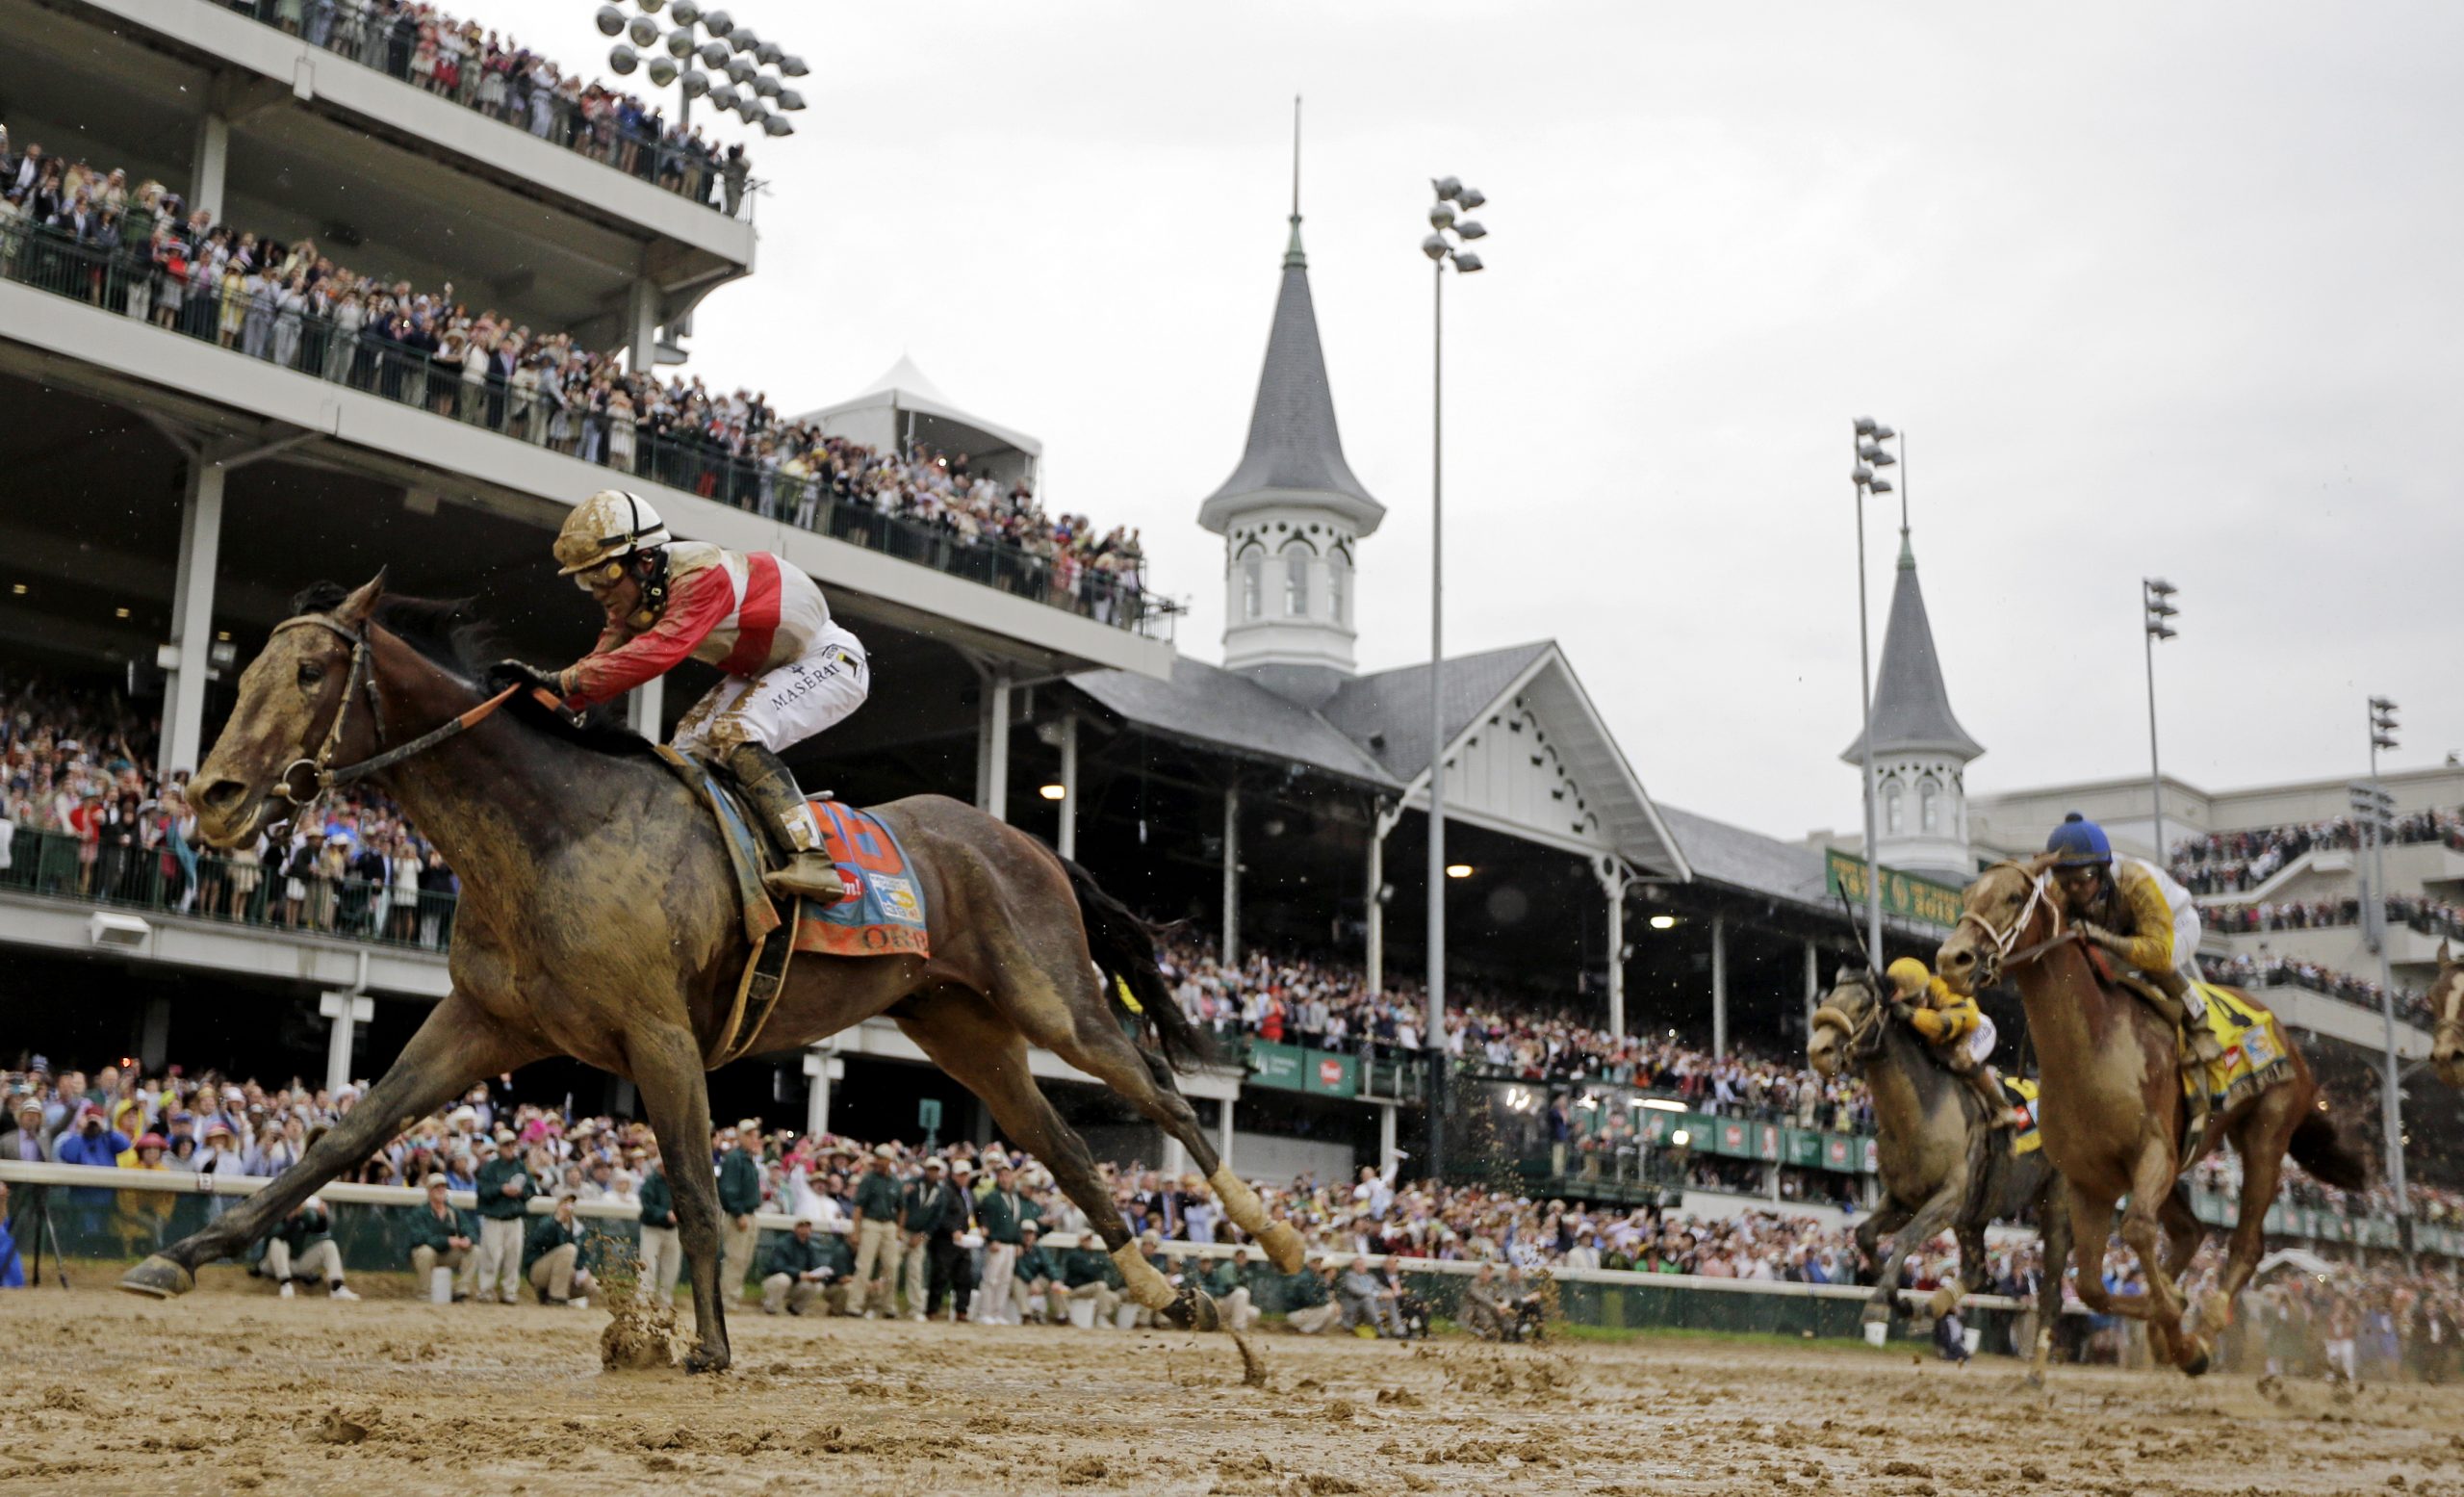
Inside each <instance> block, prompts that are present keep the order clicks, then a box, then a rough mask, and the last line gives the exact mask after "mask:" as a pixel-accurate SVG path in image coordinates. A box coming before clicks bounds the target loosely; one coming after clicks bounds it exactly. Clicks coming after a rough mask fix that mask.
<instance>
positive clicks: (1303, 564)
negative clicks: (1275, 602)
mask: <svg viewBox="0 0 2464 1497" xmlns="http://www.w3.org/2000/svg"><path fill="white" fill-rule="evenodd" d="M1283 611H1284V613H1285V615H1286V616H1287V617H1290V618H1302V617H1305V616H1306V615H1307V614H1308V612H1309V548H1308V547H1306V546H1291V547H1287V548H1285V550H1284V553H1283Z"/></svg>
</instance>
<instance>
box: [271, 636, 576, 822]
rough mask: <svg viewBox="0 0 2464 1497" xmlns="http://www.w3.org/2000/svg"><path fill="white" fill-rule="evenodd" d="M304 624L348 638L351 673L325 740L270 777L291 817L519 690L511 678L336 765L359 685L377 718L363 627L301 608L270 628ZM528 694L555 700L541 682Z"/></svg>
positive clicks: (476, 718)
mask: <svg viewBox="0 0 2464 1497" xmlns="http://www.w3.org/2000/svg"><path fill="white" fill-rule="evenodd" d="M303 626H307V627H314V628H317V629H327V630H331V631H333V632H335V633H337V634H340V635H341V636H342V637H343V638H344V639H346V640H347V641H348V642H349V644H350V675H349V677H348V678H347V680H346V681H345V682H344V683H343V696H342V701H341V702H340V703H339V704H338V705H337V706H336V707H335V708H334V720H333V723H332V724H331V725H330V726H329V727H327V728H326V730H325V741H324V742H323V743H321V745H319V746H318V749H317V752H316V753H315V755H313V756H311V755H305V754H303V755H301V756H300V757H299V758H297V759H295V760H293V761H291V762H290V763H288V764H286V765H284V766H283V771H282V774H281V776H280V778H279V779H278V780H277V781H276V782H275V783H276V784H277V785H278V786H279V787H281V790H282V798H283V799H284V800H287V801H289V802H290V803H291V807H292V814H293V816H294V817H296V816H297V814H298V813H300V812H302V811H305V810H307V809H308V808H309V807H310V806H313V805H315V804H316V803H317V802H318V801H319V800H321V799H322V798H323V797H324V795H325V794H326V792H328V791H330V790H332V789H333V788H334V787H337V786H343V785H349V784H352V783H353V782H355V781H359V780H365V779H367V778H368V777H369V776H370V775H372V774H376V773H378V772H380V771H382V770H386V769H390V768H392V767H393V766H394V765H396V764H398V763H400V762H401V761H404V760H406V759H409V758H411V757H413V756H414V755H418V754H424V753H426V752H427V751H428V750H429V749H432V748H434V747H436V746H437V745H438V744H440V743H442V742H444V741H445V740H446V739H448V738H450V737H453V736H456V735H458V734H462V733H467V732H469V731H470V730H471V729H473V728H475V727H477V726H478V725H479V724H480V723H482V722H485V721H486V720H487V719H488V717H489V715H490V714H492V713H494V712H495V711H496V710H497V709H498V708H500V707H502V706H504V704H505V703H506V702H508V701H510V700H511V699H512V697H513V694H514V693H515V692H517V691H519V690H521V689H522V684H521V683H520V682H516V683H514V684H512V685H510V686H507V687H505V688H504V689H503V690H502V691H500V692H498V693H497V694H496V695H495V696H492V697H490V698H488V699H487V700H486V701H484V702H482V703H480V704H479V705H478V706H476V707H474V708H472V709H471V710H469V711H466V712H463V713H461V714H460V715H458V716H454V717H449V718H447V719H446V720H445V721H444V722H442V723H440V724H438V725H437V726H436V727H434V728H431V729H429V730H428V731H427V732H425V733H424V734H421V735H420V736H418V737H416V738H413V739H412V740H411V741H409V742H408V743H404V744H402V745H400V746H399V747H397V748H390V749H386V750H385V751H383V752H382V753H379V754H376V755H373V756H372V757H370V758H367V759H363V760H361V761H359V762H357V763H355V764H345V765H343V766H342V767H341V768H339V769H337V768H335V767H334V753H335V751H336V750H337V749H339V748H341V747H342V741H343V723H344V721H345V720H346V719H347V718H348V717H349V716H350V705H351V702H352V700H353V699H354V698H356V697H357V696H358V695H359V694H360V692H361V690H362V689H365V690H366V691H367V693H368V712H369V720H370V722H372V723H374V722H375V721H376V710H377V702H376V683H375V681H374V680H373V679H372V678H371V677H370V676H369V674H368V632H367V630H366V629H364V628H360V629H353V628H349V627H347V626H346V625H345V624H343V622H342V621H341V620H339V619H336V618H334V617H332V616H330V615H328V614H323V613H303V614H301V615H299V616H298V617H297V618H295V619H285V620H284V621H283V622H282V623H279V624H277V625H275V626H274V628H273V632H274V633H276V634H279V633H281V632H283V631H284V630H286V629H298V628H301V627H303ZM531 694H532V695H533V696H534V697H536V698H537V699H538V701H539V703H540V705H541V706H543V707H549V708H553V707H555V706H556V705H557V704H556V701H555V697H554V694H553V693H552V692H550V691H549V690H548V688H546V687H545V686H533V687H531ZM376 733H377V739H378V741H379V742H382V741H383V739H384V729H383V728H382V726H379V727H378V728H377V729H376ZM303 766H304V767H305V768H306V769H307V770H308V773H309V775H310V776H311V780H310V783H309V787H308V788H307V790H306V791H305V792H304V793H303V792H302V791H300V790H298V789H296V788H295V787H293V785H292V777H293V776H295V775H296V774H297V773H298V772H299V770H300V769H301V768H302V767H303Z"/></svg>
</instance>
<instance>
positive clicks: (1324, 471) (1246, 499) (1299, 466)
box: [1197, 213, 1386, 535]
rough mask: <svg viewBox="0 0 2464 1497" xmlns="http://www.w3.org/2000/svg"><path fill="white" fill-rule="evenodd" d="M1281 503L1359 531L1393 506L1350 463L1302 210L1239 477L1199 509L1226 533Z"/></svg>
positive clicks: (1235, 473)
mask: <svg viewBox="0 0 2464 1497" xmlns="http://www.w3.org/2000/svg"><path fill="white" fill-rule="evenodd" d="M1276 502H1285V503H1308V504H1316V505H1319V506H1322V507H1323V508H1327V509H1332V510H1334V511H1336V512H1337V513H1339V514H1341V515H1342V516H1343V517H1344V518H1345V519H1346V520H1347V521H1349V522H1350V523H1351V525H1352V527H1353V529H1354V532H1355V533H1356V534H1360V535H1367V534H1369V533H1371V532H1372V531H1373V530H1375V529H1377V526H1378V523H1379V522H1380V521H1382V520H1384V519H1385V518H1386V506H1385V505H1383V504H1381V503H1378V502H1377V501H1376V500H1374V499H1373V498H1371V497H1370V494H1369V490H1368V489H1366V488H1364V487H1362V486H1361V481H1360V480H1359V479H1358V478H1356V477H1352V472H1351V465H1350V464H1349V463H1347V462H1346V461H1344V443H1343V437H1342V435H1341V434H1340V433H1339V432H1338V431H1337V430H1336V429H1335V394H1334V388H1333V386H1331V385H1330V384H1329V383H1328V382H1327V380H1326V357H1325V353H1324V351H1323V350H1322V348H1320V347H1319V344H1318V312H1317V307H1316V304H1315V303H1314V302H1312V301H1311V299H1310V297H1309V260H1308V257H1307V256H1306V255H1304V254H1303V253H1302V252H1301V249H1300V215H1299V214H1298V213H1295V214H1293V216H1292V241H1291V244H1290V246H1289V247H1288V248H1287V249H1286V250H1285V251H1284V257H1283V289H1282V291H1281V292H1280V293H1279V294H1278V295H1277V296H1276V297H1275V303H1274V325H1273V327H1272V329H1271V330H1270V331H1269V332H1268V334H1267V362H1266V369H1265V371H1264V372H1263V373H1262V374H1259V376H1258V400H1257V404H1256V405H1255V406H1254V407H1253V408H1252V409H1251V410H1250V412H1249V444H1248V446H1247V447H1246V448H1245V450H1244V451H1243V452H1242V453H1241V463H1240V466H1239V467H1237V468H1235V469H1233V470H1232V477H1228V478H1226V479H1224V480H1223V485H1222V487H1220V488H1219V489H1217V490H1216V491H1215V492H1214V494H1212V495H1211V496H1209V497H1208V499H1207V501H1206V503H1204V504H1202V505H1200V506H1199V507H1198V512H1197V523H1198V524H1200V525H1202V526H1204V527H1206V528H1207V529H1210V530H1212V531H1214V532H1215V533H1216V534H1218V535H1220V534H1222V533H1224V532H1225V531H1226V530H1228V529H1231V526H1232V522H1233V520H1234V518H1235V517H1236V516H1238V515H1239V514H1241V513H1242V512H1244V511H1245V510H1248V509H1251V508H1255V507H1257V506H1259V505H1262V504H1267V503H1276Z"/></svg>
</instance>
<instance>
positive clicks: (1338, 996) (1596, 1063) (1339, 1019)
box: [1163, 938, 1872, 1132]
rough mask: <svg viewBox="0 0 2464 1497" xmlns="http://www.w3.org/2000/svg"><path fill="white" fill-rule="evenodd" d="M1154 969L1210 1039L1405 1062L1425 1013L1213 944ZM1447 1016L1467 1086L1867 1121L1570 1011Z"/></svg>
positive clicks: (1474, 988) (1845, 1086)
mask: <svg viewBox="0 0 2464 1497" xmlns="http://www.w3.org/2000/svg"><path fill="white" fill-rule="evenodd" d="M1163 965H1164V970H1165V979H1166V981H1167V982H1168V984H1170V986H1171V988H1172V991H1173V995H1174V997H1175V998H1177V999H1178V1000H1179V1002H1180V1005H1181V1011H1182V1013H1183V1014H1185V1015H1186V1016H1188V1018H1189V1020H1190V1022H1191V1023H1193V1024H1194V1025H1196V1026H1197V1027H1199V1028H1200V1029H1202V1030H1205V1031H1207V1032H1209V1033H1211V1034H1215V1035H1218V1036H1226V1035H1245V1036H1249V1037H1253V1038H1256V1039H1259V1040H1264V1041H1268V1042H1270V1043H1279V1044H1287V1045H1300V1046H1302V1047H1304V1048H1312V1049H1322V1050H1330V1051H1345V1050H1349V1051H1354V1052H1357V1053H1360V1054H1363V1055H1364V1056H1368V1057H1372V1058H1395V1057H1409V1056H1412V1055H1416V1054H1417V1053H1419V1052H1420V1051H1421V1050H1423V1049H1424V1036H1423V1035H1422V1033H1421V1022H1422V1015H1423V1012H1424V1005H1423V1003H1422V1001H1421V996H1420V993H1419V991H1418V990H1417V989H1416V988H1414V987H1413V986H1412V985H1411V984H1410V983H1409V982H1407V981H1406V982H1400V983H1393V984H1390V985H1389V986H1388V988H1387V990H1386V991H1384V992H1373V991H1372V990H1371V989H1370V987H1369V983H1368V978H1367V974H1366V973H1364V972H1363V971H1362V970H1361V969H1360V968H1356V967H1352V966H1350V965H1348V964H1346V963H1343V962H1340V961H1336V960H1332V959H1313V958H1306V957H1296V956H1290V955H1270V954H1268V953H1264V952H1250V953H1248V954H1247V955H1246V956H1245V958H1244V959H1243V960H1242V961H1241V962H1240V963H1239V964H1237V965H1236V966H1233V967H1226V966H1224V965H1223V964H1222V963H1221V962H1220V961H1219V960H1218V959H1217V957H1216V953H1215V949H1214V947H1213V946H1212V945H1211V944H1209V943H1207V942H1203V941H1199V940H1194V939H1189V938H1183V939H1178V940H1175V941H1172V942H1168V943H1167V944H1166V946H1165V949H1164V953H1163ZM1446 1017H1447V1030H1446V1049H1447V1053H1448V1055H1449V1057H1450V1061H1451V1063H1452V1064H1453V1065H1454V1066H1455V1067H1456V1068H1457V1069H1459V1070H1461V1071H1467V1072H1470V1073H1472V1074H1476V1075H1488V1076H1495V1077H1502V1078H1509V1079H1515V1080H1525V1081H1534V1082H1540V1083H1543V1084H1545V1085H1546V1086H1549V1087H1551V1088H1553V1089H1558V1090H1570V1089H1576V1088H1579V1087H1581V1086H1584V1085H1586V1084H1607V1085H1614V1086H1626V1087H1632V1088H1634V1089H1635V1090H1637V1091H1643V1092H1653V1093H1657V1094H1660V1095H1663V1096H1667V1097H1677V1098H1681V1099H1682V1100H1683V1101H1685V1102H1686V1104H1687V1105H1688V1107H1689V1108H1691V1109H1692V1110H1694V1111H1697V1112H1702V1113H1706V1114H1710V1115H1713V1116H1724V1117H1746V1118H1756V1119H1762V1120H1768V1121H1775V1122H1779V1121H1792V1122H1795V1123H1798V1124H1799V1125H1800V1126H1805V1127H1809V1128H1829V1129H1833V1130H1835V1131H1839V1132H1853V1131H1859V1130H1861V1128H1864V1127H1866V1126H1868V1125H1869V1124H1870V1123H1871V1119H1872V1114H1871V1108H1870V1104H1869V1103H1868V1101H1867V1098H1866V1095H1865V1090H1864V1083H1863V1082H1862V1081H1861V1080H1859V1079H1857V1078H1856V1077H1853V1076H1838V1077H1829V1078H1826V1077H1824V1076H1822V1075H1819V1074H1817V1073H1816V1072H1814V1071H1810V1070H1808V1069H1806V1068H1804V1067H1802V1066H1791V1065H1786V1064H1783V1063H1781V1062H1778V1061H1770V1060H1761V1059H1757V1058H1755V1057H1753V1056H1751V1055H1748V1054H1744V1053H1742V1052H1739V1053H1734V1054H1731V1055H1728V1056H1725V1057H1721V1056H1712V1055H1709V1054H1706V1053H1705V1052H1703V1051H1700V1050H1696V1049H1692V1048H1690V1047H1688V1046H1686V1045H1681V1044H1679V1043H1678V1042H1677V1041H1676V1040H1675V1039H1674V1038H1673V1037H1665V1036H1647V1035H1614V1034H1609V1033H1607V1032H1606V1031H1604V1030H1599V1029H1594V1028H1591V1027H1589V1026H1588V1025H1586V1024H1585V1023H1583V1022H1582V1020H1581V1019H1580V1018H1579V1017H1578V1014H1577V1013H1576V1011H1574V1010H1573V1009H1571V1008H1561V1009H1558V1010H1556V1011H1554V1012H1552V1011H1551V1010H1550V1008H1549V1006H1548V1005H1547V1004H1546V1003H1545V1002H1541V1001H1534V1000H1533V999H1531V998H1529V997H1527V996H1525V995H1521V994H1506V993H1504V992H1502V991H1497V990H1484V989H1483V988H1482V987H1481V986H1480V985H1479V984H1477V983H1472V982H1467V983H1460V984H1457V985H1456V986H1455V987H1454V989H1453V991H1452V992H1451V993H1450V995H1449V1002H1448V1010H1447V1016H1446Z"/></svg>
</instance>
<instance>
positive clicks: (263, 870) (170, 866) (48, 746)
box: [0, 674, 457, 948]
mask: <svg viewBox="0 0 2464 1497" xmlns="http://www.w3.org/2000/svg"><path fill="white" fill-rule="evenodd" d="M155 730H156V724H155V723H153V722H152V721H151V720H150V719H142V718H141V717H139V716H138V714H137V713H136V712H135V711H133V710H132V709H131V708H130V707H129V704H128V702H127V700H126V698H124V697H123V696H121V695H120V694H119V693H118V692H117V691H116V690H114V689H111V688H108V687H100V686H92V685H83V686H81V685H76V684H65V683H60V682H54V681H51V680H49V679H46V678H44V677H42V676H40V675H35V674H23V675H5V676H0V887H11V888H21V889H30V890H35V891H37V892H41V893H55V894H65V895H73V896H75V897H77V898H82V899H93V900H98V901H102V902H106V903H124V904H138V905H146V906H151V907H155V908H163V909H170V910H175V911H178V912H180V913H183V914H193V915H201V916H211V917H214V918H218V919H230V920H238V921H243V922H246V923H251V924H264V925H273V926H279V927H283V928H287V929H294V930H309V931H317V932H321V933H326V934H336V935H352V936H362V937H368V938H372V939H383V940H389V941H395V942H405V943H419V944H424V945H427V946H431V947H437V948H442V947H443V946H444V945H445V944H446V943H447V942H449V940H450V939H451V935H452V911H453V896H454V894H455V892H456V889H457V886H456V885H455V883H454V879H453V874H452V870H451V869H449V868H448V867H447V866H446V865H445V860H444V858H443V856H442V855H441V854H439V853H438V852H437V851H436V849H435V848H433V847H431V846H429V845H428V844H427V842H426V841H425V840H424V839H422V838H421V837H420V835H419V834H418V832H416V831H415V830H413V829H412V827H411V826H410V825H409V823H408V822H407V821H405V820H404V819H403V817H402V815H401V813H400V812H399V811H398V809H397V808H395V807H394V806H393V805H392V804H391V803H390V802H388V801H387V800H385V798H384V797H383V796H381V795H379V794H377V793H376V792H375V791H373V790H369V789H364V788H363V789H357V790H352V791H348V792H344V793H340V794H336V795H333V796H330V797H328V798H327V799H326V800H325V801H324V802H323V803H322V804H321V806H320V807H319V808H318V812H317V814H316V815H315V816H314V817H313V818H307V817H303V818H301V819H300V820H299V821H298V822H296V823H295V825H293V826H290V827H288V828H285V829H283V832H282V836H281V837H280V838H279V839H277V838H275V837H274V836H273V835H272V834H271V832H261V833H260V834H259V835H258V837H257V839H256V841H255V842H254V843H253V844H252V845H250V846H247V847H243V848H240V849H237V850H235V851H233V852H231V853H229V854H227V855H225V854H216V853H212V852H210V851H207V850H206V849H204V848H203V846H202V845H201V844H200V843H199V842H198V841H197V840H196V835H195V833H196V816H195V813H194V812H193V811H192V809H191V808H190V806H189V805H188V801H187V797H186V790H187V785H188V775H187V772H186V771H185V770H182V771H175V772H173V773H172V774H170V775H169V776H167V777H166V776H164V775H163V774H162V773H161V772H160V771H159V769H158V767H157V766H156V764H155V763H154V762H153V761H152V759H151V757H150V753H149V750H150V748H151V745H152V743H153V742H154V739H155Z"/></svg>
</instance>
